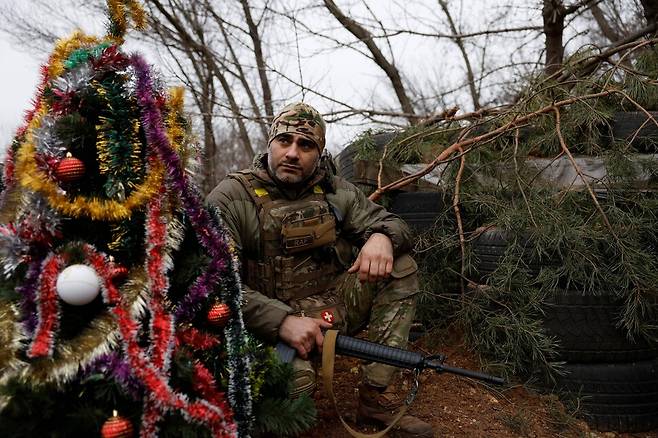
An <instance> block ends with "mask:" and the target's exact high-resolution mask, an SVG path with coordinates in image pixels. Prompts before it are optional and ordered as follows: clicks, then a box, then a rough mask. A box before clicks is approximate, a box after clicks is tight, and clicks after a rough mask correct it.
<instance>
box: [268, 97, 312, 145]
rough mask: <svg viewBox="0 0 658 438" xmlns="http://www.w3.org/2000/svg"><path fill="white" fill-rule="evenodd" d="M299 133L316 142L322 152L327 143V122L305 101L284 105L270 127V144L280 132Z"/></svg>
mask: <svg viewBox="0 0 658 438" xmlns="http://www.w3.org/2000/svg"><path fill="white" fill-rule="evenodd" d="M288 133H291V134H299V135H301V136H302V137H304V138H307V139H309V140H311V141H312V142H314V143H315V144H316V145H317V146H318V149H319V150H320V152H322V150H323V149H324V145H325V137H324V133H325V124H324V120H323V119H322V116H321V115H320V113H319V112H318V111H317V110H316V109H315V108H313V107H312V106H310V105H307V104H305V103H303V102H297V103H291V104H289V105H286V106H285V107H283V109H282V110H281V112H280V113H279V114H278V115H277V116H276V117H274V121H272V126H271V127H270V137H269V139H268V145H269V144H270V143H272V140H274V138H275V137H276V136H277V135H279V134H288Z"/></svg>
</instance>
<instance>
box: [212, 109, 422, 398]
mask: <svg viewBox="0 0 658 438" xmlns="http://www.w3.org/2000/svg"><path fill="white" fill-rule="evenodd" d="M324 129H325V127H324V121H323V120H322V117H321V116H320V115H319V113H317V111H315V110H314V109H313V108H312V107H310V106H308V105H305V104H293V105H289V106H287V107H285V108H284V109H283V111H282V112H281V113H280V114H279V115H278V116H277V117H276V118H275V120H274V123H273V126H272V129H271V130H270V142H271V141H272V139H274V137H276V136H277V135H280V134H283V133H296V134H299V135H302V136H303V137H305V138H308V139H309V140H312V141H314V142H315V144H316V145H318V148H319V150H320V151H322V149H323V148H324V145H325V140H324ZM264 198H267V199H266V200H263V199H264ZM207 201H208V203H210V204H212V205H216V206H218V207H219V208H220V211H221V215H222V218H223V220H224V222H225V223H226V225H227V226H228V228H229V230H230V232H231V234H232V235H233V237H234V239H235V241H236V244H237V246H238V248H239V249H240V250H241V253H242V261H243V270H244V272H243V282H244V283H245V298H246V300H245V303H244V305H243V313H244V318H245V322H246V324H247V327H248V328H249V329H250V330H251V331H252V332H254V333H255V334H257V335H258V336H260V337H261V338H263V339H264V340H267V341H272V342H274V341H276V339H277V335H278V330H279V326H280V325H281V323H282V321H283V319H284V318H285V317H286V316H288V315H290V314H298V315H306V316H313V317H318V318H323V317H324V318H325V319H333V321H330V322H333V323H334V327H335V328H338V329H340V330H341V331H342V332H343V333H352V334H353V333H355V332H356V331H358V330H359V329H361V328H364V327H365V326H368V336H369V339H370V340H372V341H375V342H380V343H384V344H387V345H392V346H396V347H401V348H404V347H406V344H407V338H408V334H409V329H410V326H411V322H412V320H413V317H414V312H415V295H416V293H417V291H418V279H417V276H416V271H417V266H416V264H415V262H414V261H413V259H412V258H411V257H410V256H409V255H408V251H409V250H410V242H411V236H410V232H409V229H408V228H407V226H406V225H405V224H404V222H402V221H401V220H400V219H399V218H398V217H397V216H395V215H393V214H391V213H388V212H387V211H386V210H385V209H384V208H382V207H381V206H379V205H377V204H374V203H373V202H371V201H369V200H368V199H367V198H366V196H365V195H364V194H363V193H362V192H361V191H360V190H358V189H357V188H356V187H355V186H354V185H352V184H351V183H349V182H347V181H345V180H343V179H342V178H340V177H337V176H335V175H333V174H331V173H329V172H327V171H326V170H325V169H323V168H319V169H318V170H317V171H316V173H315V174H314V175H313V176H312V177H311V178H310V179H309V180H308V181H307V184H304V186H303V187H301V188H300V187H297V188H291V187H287V186H284V185H282V184H278V183H277V181H275V180H274V179H273V178H272V176H271V175H270V173H269V172H268V171H267V157H266V156H260V157H258V158H257V159H256V160H255V162H254V166H253V168H252V169H250V170H246V171H241V172H238V173H236V174H231V175H229V176H228V177H227V178H226V179H225V180H224V181H222V182H221V183H220V184H219V185H218V186H217V187H216V188H215V189H214V190H213V191H212V193H211V194H210V195H209V196H208V200H207ZM258 204H260V205H258ZM296 204H299V208H297V207H295V205H296ZM316 204H317V206H316ZM291 205H292V207H290V208H292V210H293V211H294V214H293V217H294V220H290V219H289V216H285V218H284V220H285V221H289V222H296V221H299V220H304V219H308V217H311V216H313V217H314V219H313V220H314V221H315V222H313V223H318V224H325V223H326V221H325V219H324V215H325V214H326V212H325V210H328V211H330V212H331V216H332V217H333V218H335V223H336V225H335V226H334V227H333V230H334V231H335V236H332V237H335V238H334V239H333V240H332V241H331V242H326V244H323V246H322V247H313V248H312V249H308V250H305V249H304V250H300V252H298V253H294V254H291V255H289V256H284V255H283V254H284V252H285V248H289V246H288V241H286V238H280V235H281V233H282V231H281V230H282V229H283V227H282V226H281V224H280V222H277V220H278V219H276V217H277V214H276V213H277V212H279V211H284V212H285V209H286V208H288V207H289V206H291ZM323 205H326V206H328V207H327V208H325V207H323ZM307 211H312V212H314V213H308V214H307V213H306V212H307ZM281 216H283V215H281ZM306 216H308V217H306ZM273 218H274V219H273ZM277 224H278V225H277ZM277 226H278V227H279V228H277ZM318 226H321V225H318ZM325 231H326V230H325ZM375 232H378V233H383V234H386V235H387V236H388V237H389V238H390V239H391V242H392V244H393V251H394V258H395V260H394V267H393V272H392V274H391V277H390V278H389V279H387V280H382V281H379V282H378V283H375V284H370V283H367V284H361V283H360V282H359V281H358V280H357V277H356V274H351V275H348V274H347V273H346V271H347V268H349V266H350V265H351V263H352V262H353V260H354V257H353V256H354V252H355V251H354V250H353V248H360V247H361V246H363V244H364V243H365V242H366V240H367V239H368V238H369V237H370V235H371V234H373V233H375ZM316 234H317V233H316ZM320 234H322V235H323V236H324V235H325V234H324V231H323V233H320ZM330 240H331V239H330ZM282 241H283V243H281V242H282ZM295 242H297V241H296V240H292V244H291V247H293V246H294V245H295V244H296V243H295ZM299 243H300V244H301V245H305V244H307V242H306V241H305V240H304V239H299ZM283 247H285V248H283ZM282 251H283V252H282ZM288 261H290V263H289V264H286V263H287V262H288ZM292 265H294V267H293V268H290V266H292ZM273 266H274V267H273ZM286 266H287V267H286ZM291 269H293V270H291ZM275 271H276V272H275ZM314 272H315V273H316V274H313V273H314ZM263 278H267V280H266V281H263ZM295 294H296V295H295ZM295 367H296V368H298V369H299V370H300V371H301V375H302V376H303V375H304V370H306V371H308V373H307V377H308V378H309V383H308V385H307V386H309V388H310V386H313V385H312V383H313V382H310V380H311V379H312V378H311V376H310V374H311V373H313V371H312V367H311V364H310V363H308V362H306V361H301V360H296V363H295ZM394 371H395V370H394V369H393V368H392V367H389V366H385V365H381V364H368V365H365V366H364V376H365V379H366V381H367V382H369V383H371V384H373V385H378V386H386V385H387V384H388V383H389V381H390V379H391V377H392V374H393V372H394ZM313 374H314V373H313ZM301 380H302V381H300V382H298V383H299V384H300V385H301V386H304V385H305V383H304V382H303V380H304V378H302V379H301ZM300 390H303V388H302V389H300Z"/></svg>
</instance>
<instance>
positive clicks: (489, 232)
mask: <svg viewBox="0 0 658 438" xmlns="http://www.w3.org/2000/svg"><path fill="white" fill-rule="evenodd" d="M511 240H513V239H512V236H510V234H509V233H508V232H507V231H505V230H502V229H500V228H496V227H492V228H488V229H486V230H484V231H482V232H480V233H479V234H478V236H477V237H476V238H475V239H474V240H473V242H472V247H473V254H474V255H475V270H476V272H477V273H478V274H479V277H480V280H482V281H486V278H487V277H488V276H489V275H491V273H493V272H494V271H495V270H496V269H497V268H498V265H499V264H500V262H501V260H502V259H503V257H504V256H505V252H506V251H507V248H508V247H509V245H510V241H511ZM516 240H517V243H518V244H519V245H520V246H521V248H523V253H522V255H521V258H522V260H523V264H524V265H525V267H527V273H528V275H530V276H536V275H537V274H539V272H540V271H541V269H542V268H543V267H545V266H553V265H555V264H556V263H557V261H556V260H552V259H551V260H549V259H547V260H535V259H532V258H530V257H529V255H528V256H526V255H525V254H524V253H526V252H529V251H526V249H527V250H529V249H530V248H531V245H532V242H531V240H530V239H528V238H527V237H525V236H518V237H517V238H516Z"/></svg>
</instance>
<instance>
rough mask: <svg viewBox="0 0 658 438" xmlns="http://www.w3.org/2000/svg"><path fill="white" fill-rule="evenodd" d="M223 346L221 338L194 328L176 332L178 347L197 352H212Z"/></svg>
mask: <svg viewBox="0 0 658 438" xmlns="http://www.w3.org/2000/svg"><path fill="white" fill-rule="evenodd" d="M219 344H221V341H220V340H219V337H217V336H215V335H213V334H210V333H205V332H202V331H201V330H199V329H197V328H194V327H187V328H180V329H178V331H177V332H176V345H177V346H178V345H185V346H188V347H190V348H192V349H193V350H196V351H204V350H210V349H211V348H213V347H216V346H218V345H219Z"/></svg>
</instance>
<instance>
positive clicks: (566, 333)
mask: <svg viewBox="0 0 658 438" xmlns="http://www.w3.org/2000/svg"><path fill="white" fill-rule="evenodd" d="M478 231H479V235H478V236H477V237H476V238H475V239H474V240H473V242H472V245H473V247H472V249H473V253H474V255H475V268H476V270H477V271H478V273H479V276H480V282H483V283H486V281H487V278H488V277H489V276H490V275H491V274H492V273H493V272H494V270H495V269H496V268H497V267H498V265H499V264H500V263H501V262H502V259H503V257H504V256H505V254H506V253H507V251H508V247H509V246H510V245H511V242H512V241H513V239H514V236H511V235H510V234H509V233H507V232H505V231H504V230H501V229H499V228H496V227H491V228H486V229H480V230H478ZM516 244H517V245H518V244H520V246H521V249H522V253H521V257H523V256H524V252H527V253H528V254H530V253H531V252H530V251H525V250H529V249H530V245H532V241H531V240H529V239H528V238H526V237H524V236H518V237H517V238H516ZM524 261H525V263H524V265H525V267H527V274H528V275H531V276H535V275H537V274H538V273H539V272H540V271H541V269H542V268H543V267H544V266H551V265H552V264H554V263H559V261H557V260H555V258H548V259H546V260H533V259H532V258H530V257H529V259H527V260H524ZM623 306H624V303H623V302H622V301H620V300H619V299H618V298H617V297H616V296H610V295H597V296H592V295H583V294H582V292H580V291H574V290H564V291H562V292H561V293H560V294H558V295H556V296H554V297H551V298H550V299H549V300H548V302H546V303H545V307H544V311H545V313H544V316H543V321H542V322H543V327H544V330H545V331H546V334H548V335H549V336H552V337H553V338H554V339H555V340H556V341H557V342H558V349H557V355H558V356H557V357H555V358H553V359H554V360H556V361H561V362H564V364H563V366H562V369H563V370H564V374H563V375H558V376H556V377H555V380H554V381H553V382H552V383H551V384H550V385H549V384H547V388H548V389H549V390H551V391H553V392H556V393H558V394H560V395H561V396H562V397H563V399H564V400H567V401H570V402H573V401H579V403H580V408H581V409H579V411H578V415H582V416H583V418H584V419H585V420H586V421H587V422H588V423H589V424H590V426H592V427H593V428H594V429H597V430H602V431H618V432H641V431H647V430H651V429H655V428H657V427H658V346H656V345H650V344H649V343H647V342H646V341H645V340H643V339H634V340H631V339H629V338H628V336H627V330H625V329H624V328H623V327H619V325H618V322H619V320H620V316H621V313H622V310H623Z"/></svg>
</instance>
